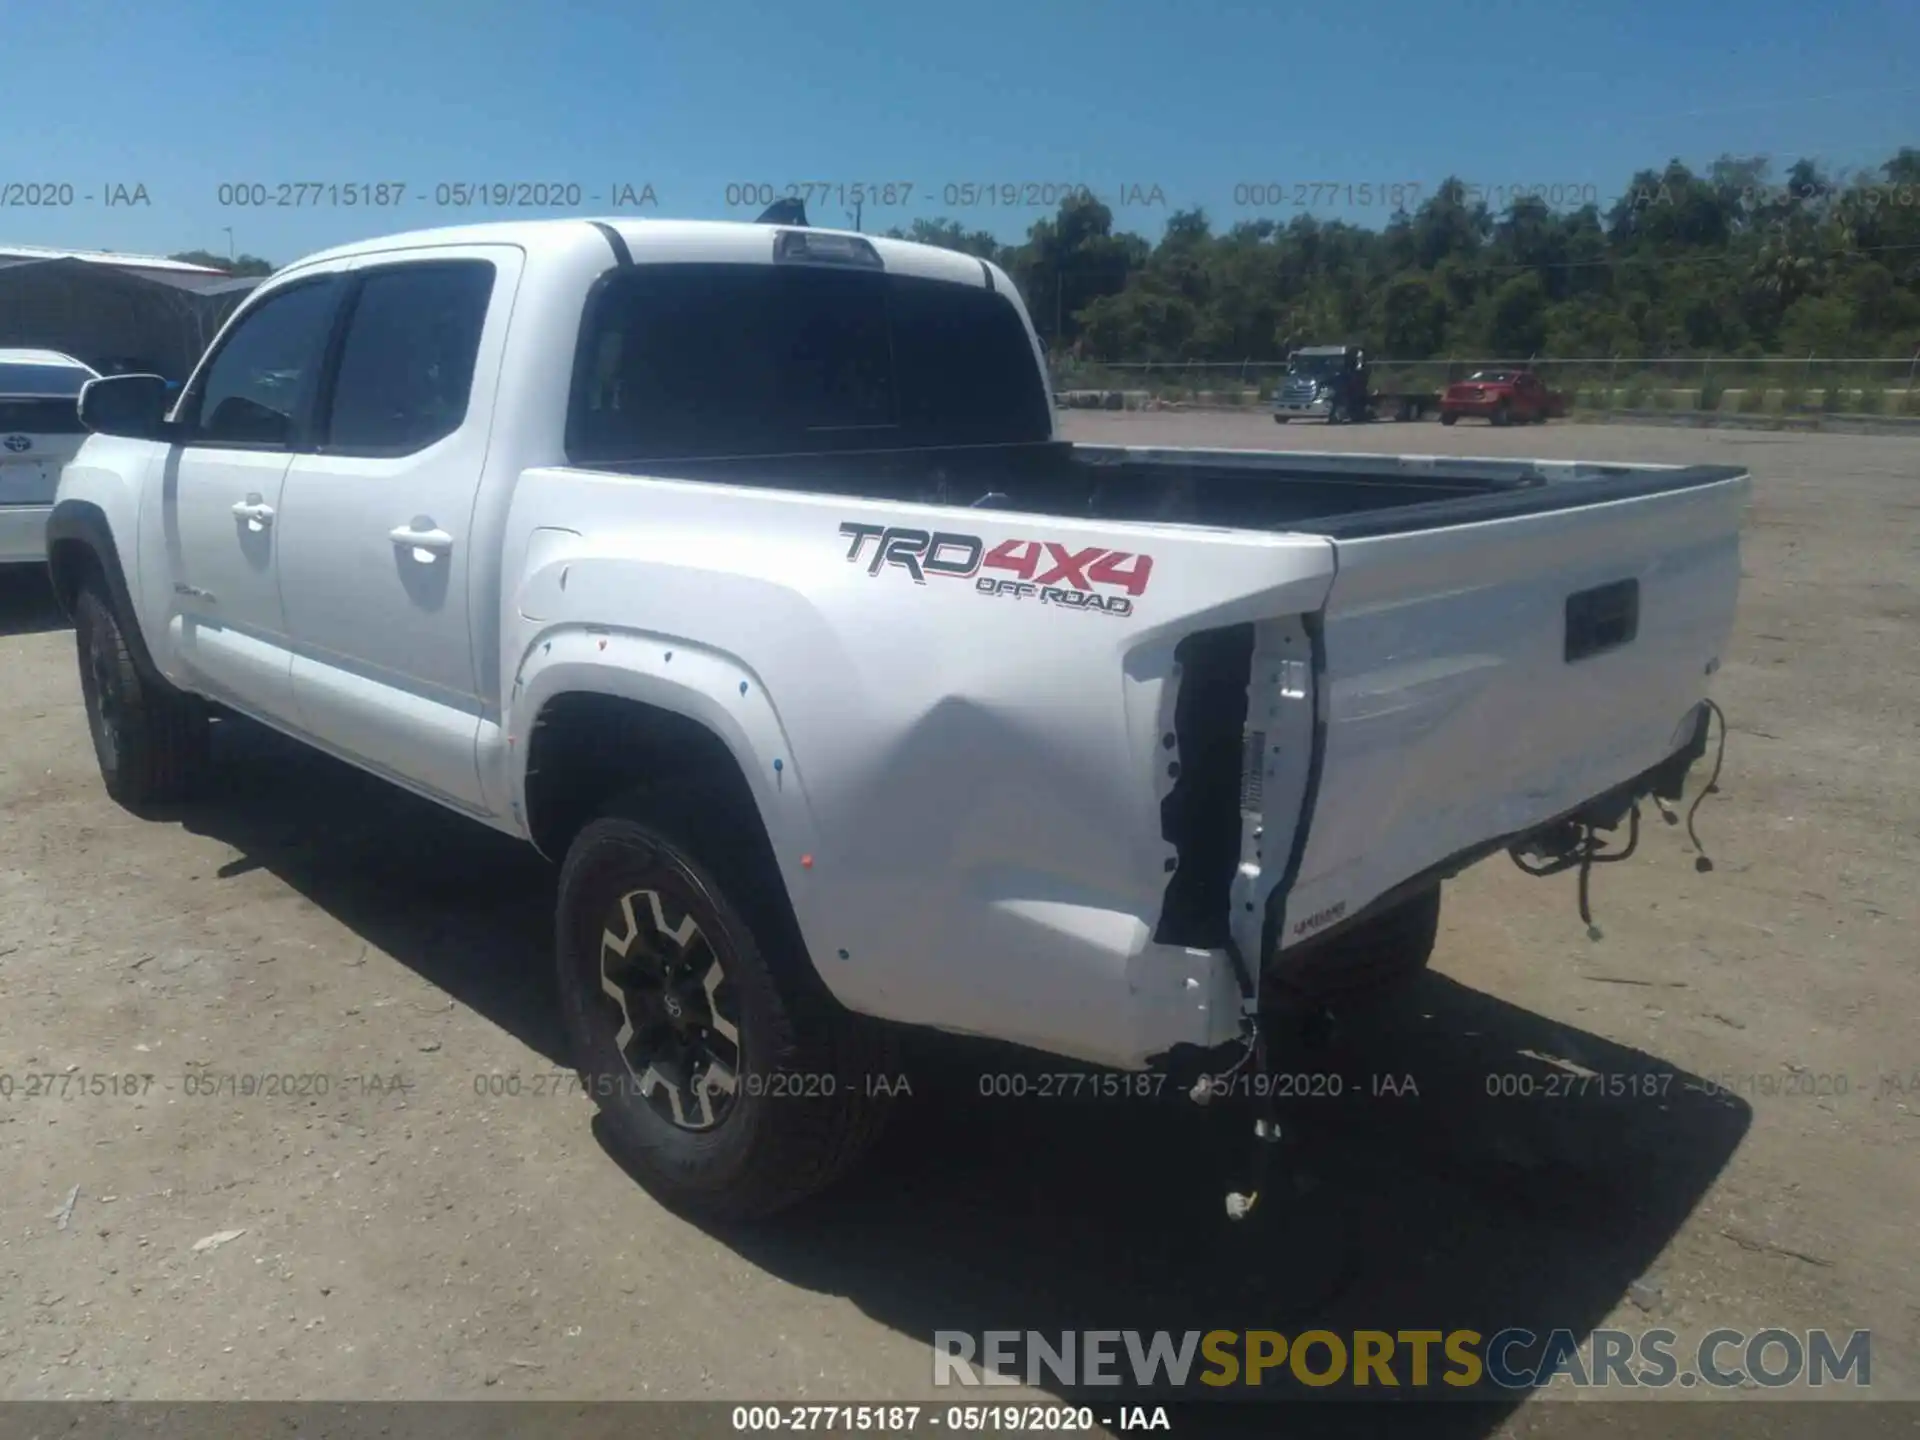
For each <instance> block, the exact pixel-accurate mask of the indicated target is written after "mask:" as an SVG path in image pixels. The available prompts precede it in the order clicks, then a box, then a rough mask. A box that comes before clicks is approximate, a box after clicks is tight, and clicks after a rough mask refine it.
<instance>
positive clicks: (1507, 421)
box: [1487, 400, 1513, 430]
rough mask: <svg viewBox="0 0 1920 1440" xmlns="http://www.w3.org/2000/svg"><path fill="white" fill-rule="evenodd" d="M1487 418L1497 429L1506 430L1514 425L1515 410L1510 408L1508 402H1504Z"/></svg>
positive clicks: (1495, 407) (1494, 408)
mask: <svg viewBox="0 0 1920 1440" xmlns="http://www.w3.org/2000/svg"><path fill="white" fill-rule="evenodd" d="M1487 418H1488V419H1489V420H1490V421H1492V422H1493V424H1494V425H1495V426H1496V427H1497V428H1499V429H1502V430H1504V429H1506V427H1507V426H1509V425H1511V424H1512V423H1513V410H1512V409H1511V408H1510V407H1509V406H1508V404H1507V402H1506V401H1504V400H1502V401H1501V402H1500V403H1499V404H1498V405H1496V406H1494V407H1493V414H1492V415H1490V416H1488V417H1487Z"/></svg>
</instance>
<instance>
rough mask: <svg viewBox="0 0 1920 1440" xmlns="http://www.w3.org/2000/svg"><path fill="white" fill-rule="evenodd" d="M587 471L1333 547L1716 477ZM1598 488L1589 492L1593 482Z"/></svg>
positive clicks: (1360, 463)
mask: <svg viewBox="0 0 1920 1440" xmlns="http://www.w3.org/2000/svg"><path fill="white" fill-rule="evenodd" d="M592 468H593V469H595V470H602V471H613V472H615V473H620V474H631V475H647V476H657V477H659V478H662V479H680V480H698V481H708V482H712V483H716V484H726V485H748V486H752V487H754V488H756V489H772V490H797V491H805V492H809V493H813V494H828V495H848V496H858V497H860V498H863V499H876V500H900V501H908V502H913V503H918V504H928V505H953V506H960V507H963V508H976V509H982V510H1011V511H1018V512H1021V513H1025V514H1041V515H1062V516H1076V517H1079V516H1084V517H1087V518H1090V519H1099V520H1122V521H1126V520H1133V521H1151V522H1158V523H1163V524H1185V525H1202V526H1208V527H1216V528H1226V529H1240V530H1267V531H1282V530H1298V529H1307V530H1311V531H1312V532H1313V533H1316V534H1323V535H1331V536H1334V537H1336V538H1356V537H1358V536H1361V535H1366V534H1381V533H1393V532H1400V531H1409V530H1419V529H1427V528H1432V527H1435V526H1440V525H1458V524H1464V523H1468V522H1470V521H1474V520H1481V519H1495V518H1500V517H1502V516H1506V515H1512V514H1524V513H1530V512H1534V511H1539V510H1551V509H1558V508H1561V507H1563V506H1572V505H1578V504H1583V503H1590V502H1594V501H1600V500H1610V499H1625V498H1628V497H1629V496H1632V495H1638V494H1645V493H1651V492H1653V491H1659V490H1669V489H1682V488H1686V487H1688V486H1691V485H1696V484H1705V483H1710V482H1711V481H1714V480H1720V479H1728V478H1732V477H1733V476H1735V475H1737V474H1738V473H1740V472H1739V471H1738V470H1737V469H1734V468H1729V467H1722V466H1694V467H1690V468H1688V469H1673V470H1642V469H1634V468H1628V467H1616V466H1593V465H1581V466H1572V465H1565V464H1553V465H1550V466H1541V465H1537V464H1535V463H1534V462H1530V461H1525V460H1476V459H1451V458H1438V457H1431V458H1430V457H1414V458H1400V457H1395V456H1381V455H1337V454H1298V453H1278V452H1268V451H1257V450H1211V451H1207V450H1169V451H1154V450H1139V449H1126V448H1120V447H1111V446H1095V445H1078V444H1071V443H1068V442H1064V441H1050V442H1045V443H1041V444H1032V445H980V446H966V447H956V448H951V449H916V450H869V449H863V450H840V451H822V452H820V453H814V454H804V455H781V456H751V457H739V458H725V459H702V460H665V461H646V460H636V461H632V462H615V463H611V464H610V463H606V462H601V463H599V464H596V465H594V466H593V467H592ZM1595 482H1598V483H1595Z"/></svg>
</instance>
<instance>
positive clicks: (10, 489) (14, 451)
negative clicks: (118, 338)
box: [0, 350, 98, 565]
mask: <svg viewBox="0 0 1920 1440" xmlns="http://www.w3.org/2000/svg"><path fill="white" fill-rule="evenodd" d="M96 378H98V376H97V372H95V371H94V369H93V368H92V367H91V366H89V365H85V364H82V363H81V362H80V361H78V360H76V359H74V358H73V357H72V356H71V355H62V354H61V353H60V352H59V351H58V350H0V565H25V564H32V565H39V564H42V563H44V562H45V560H46V558H47V539H46V536H47V514H48V512H49V511H51V510H52V509H53V492H54V490H55V489H56V488H57V487H58V485H59V484H60V467H61V466H63V465H65V464H66V463H67V461H69V460H71V459H72V458H73V455H74V452H75V451H76V450H78V449H79V448H80V442H81V441H82V440H84V439H85V438H86V431H85V429H84V428H83V427H82V426H81V424H80V407H79V398H80V387H81V386H83V385H85V384H86V383H87V382H88V381H89V380H93V379H96Z"/></svg>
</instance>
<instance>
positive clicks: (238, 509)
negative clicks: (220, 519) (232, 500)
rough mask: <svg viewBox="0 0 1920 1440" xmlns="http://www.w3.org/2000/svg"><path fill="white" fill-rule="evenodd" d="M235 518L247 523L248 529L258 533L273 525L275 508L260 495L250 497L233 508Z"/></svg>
mask: <svg viewBox="0 0 1920 1440" xmlns="http://www.w3.org/2000/svg"><path fill="white" fill-rule="evenodd" d="M233 514H234V518H235V519H237V520H244V521H246V522H247V529H249V530H252V531H254V532H255V533H258V532H259V531H262V530H265V529H266V528H267V527H268V526H270V525H272V524H273V507H272V506H271V505H269V504H267V503H266V502H265V501H263V500H262V499H261V498H260V497H259V496H258V495H249V496H248V497H247V498H246V499H244V500H241V501H239V502H238V503H236V504H235V505H234V507H233Z"/></svg>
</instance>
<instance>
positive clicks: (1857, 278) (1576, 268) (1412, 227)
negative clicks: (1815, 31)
mask: <svg viewBox="0 0 1920 1440" xmlns="http://www.w3.org/2000/svg"><path fill="white" fill-rule="evenodd" d="M886 233H887V234H889V235H891V236H894V237H895V238H898V239H908V240H919V241H923V242H925V243H928V244H933V245H939V246H943V247H945V248H947V249H950V250H959V251H962V252H964V253H966V254H969V255H977V256H980V257H982V258H985V259H989V260H993V261H995V262H996V263H998V264H999V265H1001V266H1002V267H1003V268H1004V269H1005V270H1006V271H1007V273H1008V274H1009V275H1011V276H1012V277H1013V279H1014V281H1015V283H1016V284H1017V285H1018V286H1019V287H1020V290H1021V293H1022V295H1023V296H1024V297H1025V299H1026V302H1027V307H1028V309H1029V310H1030V311H1031V312H1032V315H1033V320H1034V324H1035V326H1036V327H1037V328H1038V329H1039V331H1040V333H1041V334H1042V335H1043V336H1045V337H1046V338H1047V340H1048V342H1049V344H1050V345H1051V346H1052V347H1053V348H1054V350H1055V352H1056V353H1057V354H1062V355H1072V356H1077V357H1080V358H1082V359H1086V360H1096V361H1099V360H1104V361H1153V362H1156V363H1158V362H1182V361H1243V360H1250V361H1269V362H1271V361H1278V360H1284V359H1285V358H1286V356H1287V354H1288V352H1289V351H1290V350H1292V349H1294V348H1295V347H1297V346H1300V345H1311V344H1338V343H1349V344H1358V345H1364V346H1366V347H1367V348H1368V349H1369V350H1371V351H1373V352H1374V353H1376V354H1381V355H1385V356H1389V357H1392V358H1394V359H1400V360H1424V359H1431V358H1440V357H1445V356H1447V355H1462V356H1487V357H1495V356H1497V357H1500V358H1506V359H1519V358H1523V357H1526V356H1532V355H1541V356H1564V357H1578V356H1615V355H1617V356H1619V357H1621V358H1623V359H1647V358H1656V357H1664V356H1673V357H1686V356H1698V355H1714V356H1728V357H1748V358H1759V357H1762V356H1769V355H1809V354H1812V355H1821V356H1896V355H1897V356H1907V355H1912V354H1914V353H1915V352H1916V351H1920V148H1914V147H1904V148H1902V149H1901V150H1900V152H1899V153H1898V154H1897V155H1895V156H1894V157H1893V158H1892V159H1891V160H1888V161H1887V162H1885V163H1884V164H1882V165H1880V166H1878V167H1877V168H1875V169H1872V170H1865V171H1859V172H1854V173H1852V174H1849V175H1835V174H1832V173H1829V172H1828V171H1827V170H1826V169H1825V168H1823V167H1822V166H1821V165H1820V164H1819V163H1818V162H1816V161H1811V160H1801V161H1798V162H1796V163H1795V164H1794V165H1793V166H1791V167H1790V168H1789V169H1788V170H1787V171H1786V173H1785V176H1784V177H1783V178H1782V179H1780V180H1778V181H1776V180H1775V179H1774V178H1773V167H1772V164H1771V162H1770V161H1769V160H1767V159H1766V158H1765V157H1748V158H1738V157H1734V156H1723V157H1722V158H1720V159H1719V160H1716V161H1714V162H1713V163H1712V164H1711V165H1709V166H1708V167H1707V168H1706V170H1705V172H1704V173H1699V174H1696V173H1695V172H1694V171H1693V170H1691V169H1689V168H1688V167H1687V166H1685V165H1683V164H1681V163H1680V162H1679V161H1678V160H1674V161H1670V162H1669V163H1668V164H1667V166H1666V168H1665V169H1664V170H1651V169H1649V170H1642V171H1640V172H1639V173H1637V174H1636V175H1635V176H1634V177H1633V179H1632V181H1631V182H1630V183H1629V184H1628V185H1627V187H1626V189H1625V190H1624V192H1623V193H1622V195H1621V197H1620V199H1619V200H1617V201H1615V202H1614V203H1613V204H1612V205H1611V206H1609V207H1607V208H1606V209H1605V211H1604V212H1603V211H1602V209H1601V208H1600V207H1599V206H1598V205H1593V204H1589V205H1583V206H1581V207H1580V208H1578V209H1572V210H1557V211H1556V210H1554V209H1552V208H1551V207H1549V206H1548V205H1547V204H1546V203H1545V202H1544V201H1543V200H1541V199H1538V198H1535V197H1523V198H1519V199H1516V200H1514V201H1513V202H1512V203H1511V204H1509V205H1508V206H1506V207H1505V209H1503V210H1501V211H1499V212H1498V213H1496V212H1495V211H1493V210H1491V209H1490V208H1489V207H1488V206H1487V204H1486V203H1485V202H1484V201H1483V200H1479V199H1475V198H1472V197H1471V196H1470V195H1469V191H1468V187H1467V185H1466V184H1465V183H1464V182H1462V181H1460V180H1458V179H1449V180H1447V181H1446V182H1445V183H1444V184H1442V185H1440V186H1439V187H1438V189H1437V190H1436V191H1435V192H1434V193H1433V195H1432V196H1430V197H1429V198H1428V199H1427V200H1425V201H1424V202H1423V203H1421V204H1420V205H1419V206H1418V208H1416V209H1415V210H1413V211H1412V212H1411V213H1409V212H1407V211H1406V210H1404V209H1402V210H1399V211H1397V212H1395V214H1394V215H1393V217H1392V218H1391V219H1390V220H1389V221H1388V222H1387V223H1386V225H1385V226H1384V227H1383V228H1381V229H1378V230H1374V229H1368V228H1366V227H1365V226H1360V225H1354V224H1351V223H1349V222H1347V221H1343V220H1319V219H1316V218H1314V217H1313V216H1312V215H1299V216H1296V217H1295V218H1293V219H1292V220H1290V221H1288V222H1286V223H1280V222H1277V221H1273V220H1246V221H1241V222H1239V223H1236V224H1234V225H1232V226H1231V227H1229V228H1228V229H1226V230H1224V231H1219V230H1216V229H1215V227H1214V224H1213V222H1212V221H1211V220H1210V219H1209V218H1208V216H1207V215H1206V213H1205V211H1204V210H1200V209H1191V210H1181V211H1176V212H1175V213H1174V214H1173V215H1172V216H1171V217H1170V218H1169V219H1168V222H1167V227H1166V231H1165V233H1164V234H1163V235H1162V236H1161V237H1160V239H1159V240H1158V241H1157V242H1155V241H1150V240H1148V239H1146V238H1145V237H1143V236H1140V235H1136V234H1132V233H1130V232H1126V231H1116V230H1115V229H1114V228H1113V212H1112V211H1111V210H1110V209H1109V208H1108V207H1107V206H1105V205H1102V204H1101V203H1100V202H1099V201H1098V200H1095V199H1093V198H1091V197H1090V196H1084V195H1082V196H1076V197H1074V198H1072V199H1069V200H1068V201H1067V202H1066V203H1064V204H1063V205H1061V207H1060V209H1059V211H1058V213H1056V214H1054V215H1052V216H1050V217H1048V218H1047V219H1043V220H1040V221H1038V222H1037V223H1035V224H1034V225H1033V226H1032V227H1031V228H1030V229H1029V230H1028V232H1027V236H1026V239H1025V240H1023V241H1021V242H1019V243H1018V244H1006V243H1004V242H1002V241H1000V240H998V239H996V238H995V237H994V236H993V235H992V234H990V233H989V232H987V231H985V230H971V231H970V230H968V229H966V228H965V227H964V226H963V225H961V224H960V223H959V222H958V221H955V220H950V219H945V218H939V219H923V220H916V221H914V222H913V223H912V224H911V225H910V226H908V227H907V228H905V229H898V228H896V229H892V230H889V231H887V232H886ZM173 258H174V259H176V260H186V261H190V262H193V263H195V264H202V265H211V266H215V267H217V268H219V269H223V270H227V271H230V272H231V273H233V274H236V275H266V274H270V273H272V270H273V267H272V265H270V264H269V263H268V262H267V261H265V260H263V259H261V258H259V257H258V256H253V255H243V256H240V257H238V258H237V259H226V258H222V257H219V256H216V255H212V254H210V253H208V252H206V251H203V250H190V251H185V252H182V253H181V254H178V255H175V256H174V257H173Z"/></svg>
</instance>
